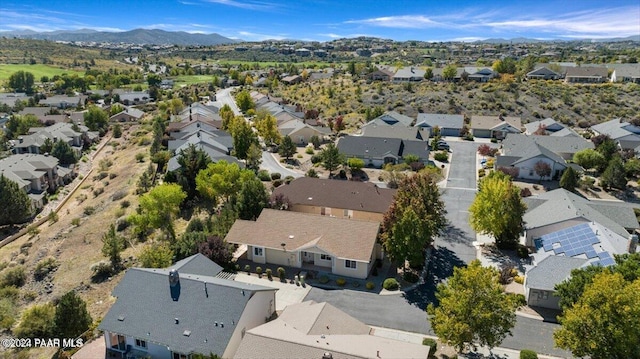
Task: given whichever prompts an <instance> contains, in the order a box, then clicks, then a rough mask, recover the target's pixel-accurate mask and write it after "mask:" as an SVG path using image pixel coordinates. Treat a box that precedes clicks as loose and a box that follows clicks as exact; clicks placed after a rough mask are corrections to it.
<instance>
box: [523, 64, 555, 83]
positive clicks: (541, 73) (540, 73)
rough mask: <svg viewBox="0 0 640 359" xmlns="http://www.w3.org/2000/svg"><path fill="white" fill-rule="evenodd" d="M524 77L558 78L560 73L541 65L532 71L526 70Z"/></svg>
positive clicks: (533, 78)
mask: <svg viewBox="0 0 640 359" xmlns="http://www.w3.org/2000/svg"><path fill="white" fill-rule="evenodd" d="M525 77H526V78H527V80H559V79H561V78H562V75H561V74H559V73H557V72H555V71H553V70H551V69H549V68H548V67H545V66H541V67H538V68H537V69H535V70H533V71H530V72H527V74H526V75H525Z"/></svg>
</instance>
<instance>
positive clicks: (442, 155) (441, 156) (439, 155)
mask: <svg viewBox="0 0 640 359" xmlns="http://www.w3.org/2000/svg"><path fill="white" fill-rule="evenodd" d="M433 159H434V160H436V161H439V162H447V161H448V160H449V155H448V154H447V153H446V152H436V153H435V154H434V155H433Z"/></svg>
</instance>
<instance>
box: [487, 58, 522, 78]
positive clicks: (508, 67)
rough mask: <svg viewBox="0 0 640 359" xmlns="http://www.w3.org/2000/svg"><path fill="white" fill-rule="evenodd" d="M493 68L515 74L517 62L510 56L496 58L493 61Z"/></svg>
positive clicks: (502, 72) (501, 72)
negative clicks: (500, 58)
mask: <svg viewBox="0 0 640 359" xmlns="http://www.w3.org/2000/svg"><path fill="white" fill-rule="evenodd" d="M493 70H494V71H496V72H497V73H500V74H515V73H516V70H517V63H516V61H515V60H514V59H512V58H510V57H505V58H504V59H502V60H496V61H495V62H494V63H493Z"/></svg>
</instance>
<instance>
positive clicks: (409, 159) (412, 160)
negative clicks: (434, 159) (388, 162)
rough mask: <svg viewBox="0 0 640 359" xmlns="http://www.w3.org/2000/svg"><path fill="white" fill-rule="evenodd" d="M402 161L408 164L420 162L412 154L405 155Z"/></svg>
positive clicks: (417, 157)
mask: <svg viewBox="0 0 640 359" xmlns="http://www.w3.org/2000/svg"><path fill="white" fill-rule="evenodd" d="M402 159H403V160H404V163H408V164H412V163H415V162H420V156H418V155H414V154H413V153H408V154H406V155H405V156H404V157H403V158H402Z"/></svg>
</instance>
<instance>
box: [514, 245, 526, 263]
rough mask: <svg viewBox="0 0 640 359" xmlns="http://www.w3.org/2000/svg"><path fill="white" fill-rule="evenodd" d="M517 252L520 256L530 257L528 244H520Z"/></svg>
mask: <svg viewBox="0 0 640 359" xmlns="http://www.w3.org/2000/svg"><path fill="white" fill-rule="evenodd" d="M516 252H517V253H518V257H520V258H523V259H526V258H529V248H527V246H523V245H522V244H521V245H519V246H518V249H517V250H516Z"/></svg>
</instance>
